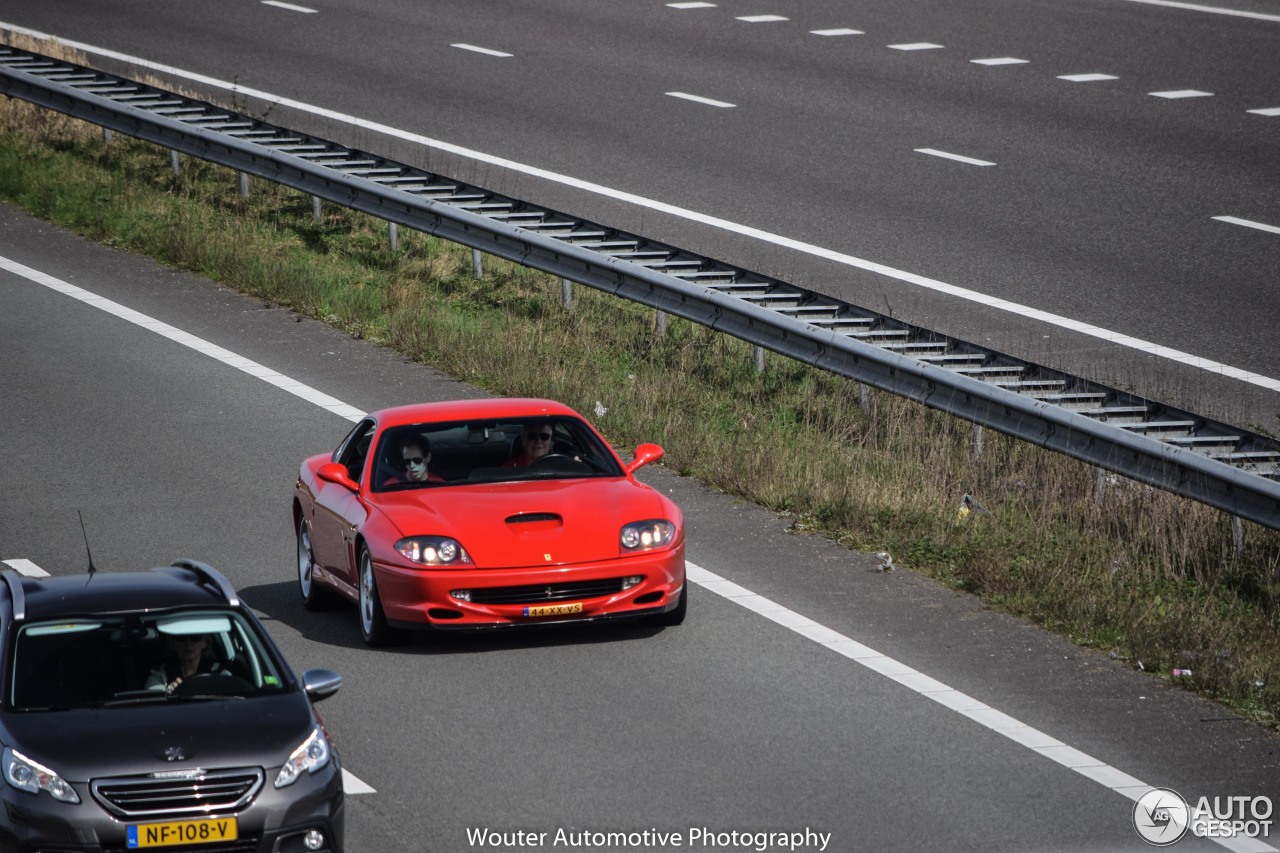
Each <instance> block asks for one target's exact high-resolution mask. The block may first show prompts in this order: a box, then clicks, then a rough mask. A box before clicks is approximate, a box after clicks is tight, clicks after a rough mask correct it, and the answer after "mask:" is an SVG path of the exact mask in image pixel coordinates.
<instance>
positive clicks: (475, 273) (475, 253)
mask: <svg viewBox="0 0 1280 853" xmlns="http://www.w3.org/2000/svg"><path fill="white" fill-rule="evenodd" d="M471 275H472V277H474V278H480V277H481V276H483V275H484V267H483V266H482V265H481V263H480V250H479V249H472V250H471Z"/></svg>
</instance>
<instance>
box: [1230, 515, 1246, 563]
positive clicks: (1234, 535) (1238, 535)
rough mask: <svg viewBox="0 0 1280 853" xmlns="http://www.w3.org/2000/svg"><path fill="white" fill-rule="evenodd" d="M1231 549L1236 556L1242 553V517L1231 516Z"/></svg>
mask: <svg viewBox="0 0 1280 853" xmlns="http://www.w3.org/2000/svg"><path fill="white" fill-rule="evenodd" d="M1231 551H1232V553H1234V554H1235V555H1236V556H1237V557H1239V556H1240V555H1242V554H1243V553H1244V519H1243V518H1241V517H1240V516H1238V515H1233V516H1231Z"/></svg>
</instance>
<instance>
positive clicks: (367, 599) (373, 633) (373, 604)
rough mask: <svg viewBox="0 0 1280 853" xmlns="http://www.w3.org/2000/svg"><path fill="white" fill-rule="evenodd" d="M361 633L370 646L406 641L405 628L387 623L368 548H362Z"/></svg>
mask: <svg viewBox="0 0 1280 853" xmlns="http://www.w3.org/2000/svg"><path fill="white" fill-rule="evenodd" d="M360 633H361V634H362V635H363V636H364V641H365V643H367V644H368V645H370V646H374V647H377V646H389V645H394V644H395V643H401V642H404V640H405V639H406V635H405V632H404V631H403V630H400V629H397V628H392V627H391V626H390V625H388V624H387V617H386V615H385V614H384V613H383V612H382V599H381V598H380V597H379V595H378V581H377V579H376V578H375V577H374V576H373V558H372V557H370V556H369V549H368V548H363V547H362V548H361V549H360Z"/></svg>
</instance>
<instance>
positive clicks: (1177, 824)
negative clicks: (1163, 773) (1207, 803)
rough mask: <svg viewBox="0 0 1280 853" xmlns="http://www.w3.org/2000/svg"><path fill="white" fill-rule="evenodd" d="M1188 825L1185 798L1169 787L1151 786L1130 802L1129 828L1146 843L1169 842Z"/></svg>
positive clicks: (1188, 818) (1189, 817)
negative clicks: (1130, 825) (1136, 799)
mask: <svg viewBox="0 0 1280 853" xmlns="http://www.w3.org/2000/svg"><path fill="white" fill-rule="evenodd" d="M1190 825H1191V809H1190V807H1188V806H1187V801H1186V800H1184V799H1182V796H1181V795H1180V794H1179V793H1178V792H1177V791H1174V790H1172V789H1171V788H1152V789H1151V790H1150V791H1147V792H1146V793H1145V794H1143V795H1142V796H1141V797H1140V798H1139V799H1138V802H1136V803H1134V805H1133V828H1134V829H1136V830H1138V834H1139V835H1141V836H1142V840H1143V841H1145V842H1147V843H1148V844H1154V845H1156V846H1157V847H1165V846H1167V845H1169V844H1173V843H1174V842H1176V841H1178V840H1179V839H1181V838H1182V836H1184V835H1186V834H1187V827H1188V826H1190Z"/></svg>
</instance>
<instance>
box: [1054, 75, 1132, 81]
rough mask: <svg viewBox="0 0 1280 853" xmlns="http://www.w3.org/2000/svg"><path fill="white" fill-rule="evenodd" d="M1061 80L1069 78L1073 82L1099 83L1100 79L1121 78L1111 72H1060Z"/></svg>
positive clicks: (1059, 77)
mask: <svg viewBox="0 0 1280 853" xmlns="http://www.w3.org/2000/svg"><path fill="white" fill-rule="evenodd" d="M1058 79H1059V80H1068V81H1070V82H1072V83H1097V82H1098V81H1099V80H1119V79H1120V78H1119V77H1116V76H1114V75H1111V74H1060V75H1058Z"/></svg>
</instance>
